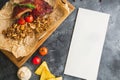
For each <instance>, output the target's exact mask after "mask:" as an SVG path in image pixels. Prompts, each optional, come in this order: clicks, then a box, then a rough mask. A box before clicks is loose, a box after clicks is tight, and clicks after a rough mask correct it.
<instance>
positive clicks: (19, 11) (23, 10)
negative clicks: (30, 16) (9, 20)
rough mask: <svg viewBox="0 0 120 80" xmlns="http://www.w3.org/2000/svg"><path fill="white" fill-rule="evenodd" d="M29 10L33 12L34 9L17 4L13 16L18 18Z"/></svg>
mask: <svg viewBox="0 0 120 80" xmlns="http://www.w3.org/2000/svg"><path fill="white" fill-rule="evenodd" d="M27 12H32V9H30V8H27V7H21V6H15V7H14V9H13V18H16V19H18V18H20V17H21V16H22V15H23V14H25V13H27Z"/></svg>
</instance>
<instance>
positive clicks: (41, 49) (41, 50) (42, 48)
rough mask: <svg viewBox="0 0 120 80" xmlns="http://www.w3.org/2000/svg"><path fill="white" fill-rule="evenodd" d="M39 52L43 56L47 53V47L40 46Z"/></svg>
mask: <svg viewBox="0 0 120 80" xmlns="http://www.w3.org/2000/svg"><path fill="white" fill-rule="evenodd" d="M39 53H40V54H41V55H42V56H45V55H47V54H48V49H47V47H41V48H40V50H39Z"/></svg>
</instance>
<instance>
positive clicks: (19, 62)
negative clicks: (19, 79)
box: [1, 0, 75, 67]
mask: <svg viewBox="0 0 120 80" xmlns="http://www.w3.org/2000/svg"><path fill="white" fill-rule="evenodd" d="M65 1H66V0H65ZM66 4H68V8H69V12H68V9H66V8H65V7H63V6H60V5H58V8H61V9H63V11H64V12H61V13H62V14H63V15H62V17H61V18H60V19H59V20H58V21H57V22H56V23H55V24H53V25H52V27H51V28H50V29H49V30H47V32H46V33H45V34H43V36H42V38H41V39H40V40H39V41H38V42H37V43H36V44H35V45H34V47H33V48H32V50H31V52H30V54H29V55H28V56H25V57H21V58H15V57H14V55H13V54H12V53H10V52H7V51H4V50H1V51H2V52H3V54H4V55H6V56H7V57H8V58H9V59H10V60H11V61H12V62H13V63H14V64H15V65H16V66H17V67H21V66H22V65H23V64H24V63H25V62H26V61H27V60H28V59H29V58H30V57H31V56H32V55H33V54H34V52H35V51H36V50H37V49H38V48H39V47H40V46H41V45H42V44H43V43H44V41H45V40H46V39H47V38H48V37H49V36H50V35H51V34H52V33H53V32H54V31H55V30H56V29H57V28H58V27H59V25H60V24H61V23H62V22H63V21H64V20H65V19H66V18H67V17H68V16H69V15H70V13H71V12H73V10H74V9H75V7H74V6H73V5H72V4H70V3H69V2H68V1H67V2H66ZM66 4H63V3H62V4H61V5H66Z"/></svg>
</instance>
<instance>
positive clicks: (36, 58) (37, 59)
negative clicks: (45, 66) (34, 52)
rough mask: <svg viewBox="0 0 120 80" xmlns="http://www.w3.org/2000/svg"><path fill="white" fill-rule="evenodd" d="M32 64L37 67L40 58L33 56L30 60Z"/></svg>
mask: <svg viewBox="0 0 120 80" xmlns="http://www.w3.org/2000/svg"><path fill="white" fill-rule="evenodd" d="M32 63H33V64H35V65H38V64H40V63H41V58H40V57H38V56H35V57H34V58H33V59H32Z"/></svg>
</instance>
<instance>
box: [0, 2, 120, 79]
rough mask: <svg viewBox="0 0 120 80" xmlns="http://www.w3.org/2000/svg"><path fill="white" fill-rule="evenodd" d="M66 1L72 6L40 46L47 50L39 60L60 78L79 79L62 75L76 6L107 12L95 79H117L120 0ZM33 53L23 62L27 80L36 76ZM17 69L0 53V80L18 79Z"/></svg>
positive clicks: (118, 76)
mask: <svg viewBox="0 0 120 80" xmlns="http://www.w3.org/2000/svg"><path fill="white" fill-rule="evenodd" d="M69 1H70V2H71V3H72V4H73V5H74V6H75V7H76V9H75V11H74V12H73V13H72V14H71V15H70V16H69V17H68V18H67V19H66V20H65V21H64V22H63V23H62V24H61V25H60V27H59V28H58V29H57V30H56V31H55V32H54V33H53V34H52V35H51V36H50V37H49V38H48V39H47V40H46V41H45V43H44V44H43V45H42V46H46V47H48V49H49V53H48V55H46V56H45V57H43V59H42V60H45V61H47V62H48V65H49V68H50V70H51V72H52V73H53V74H55V75H56V76H60V75H62V76H63V77H64V80H82V79H80V78H75V77H72V76H68V75H64V74H63V72H64V67H65V63H66V59H67V55H68V50H69V46H70V41H71V37H72V31H73V28H74V24H75V20H76V14H77V11H78V8H79V7H81V8H86V9H91V10H95V11H100V12H104V13H108V14H110V15H111V17H110V21H109V26H108V30H107V35H106V40H105V44H104V48H103V53H102V58H101V62H100V68H99V72H98V79H97V80H120V0H102V2H101V3H99V2H98V0H82V1H80V0H76V2H73V0H69ZM35 55H38V56H39V54H38V50H37V51H36V52H35V53H34V55H33V56H32V57H31V58H30V59H29V60H28V61H27V62H26V63H25V64H24V65H26V66H28V67H29V68H30V69H31V70H32V72H33V74H32V77H31V79H30V80H39V76H37V75H35V74H34V71H35V69H36V68H37V67H38V66H35V65H33V64H32V63H31V59H32V58H33V57H34V56H35ZM76 62H77V61H76ZM17 70H18V68H17V67H16V66H15V65H14V64H13V63H12V62H11V61H10V60H9V59H8V58H7V57H6V56H4V55H3V54H2V53H0V80H18V78H17V75H16V73H17Z"/></svg>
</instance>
